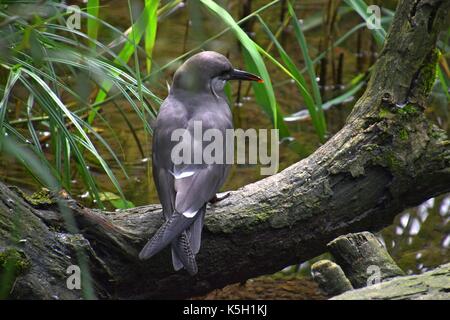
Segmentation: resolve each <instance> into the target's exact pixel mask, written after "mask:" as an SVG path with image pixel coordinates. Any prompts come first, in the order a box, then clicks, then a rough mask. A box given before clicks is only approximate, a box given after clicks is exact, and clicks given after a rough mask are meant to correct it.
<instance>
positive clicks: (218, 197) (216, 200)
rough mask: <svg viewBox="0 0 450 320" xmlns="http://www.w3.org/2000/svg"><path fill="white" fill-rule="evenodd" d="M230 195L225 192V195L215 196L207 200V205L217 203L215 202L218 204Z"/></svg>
mask: <svg viewBox="0 0 450 320" xmlns="http://www.w3.org/2000/svg"><path fill="white" fill-rule="evenodd" d="M230 194H231V192H227V193H225V194H223V195H221V196H218V195H217V194H216V195H215V196H214V197H212V198H211V199H210V200H209V203H211V204H214V203H217V202H219V201H222V200H223V199H225V198H228V197H229V196H230Z"/></svg>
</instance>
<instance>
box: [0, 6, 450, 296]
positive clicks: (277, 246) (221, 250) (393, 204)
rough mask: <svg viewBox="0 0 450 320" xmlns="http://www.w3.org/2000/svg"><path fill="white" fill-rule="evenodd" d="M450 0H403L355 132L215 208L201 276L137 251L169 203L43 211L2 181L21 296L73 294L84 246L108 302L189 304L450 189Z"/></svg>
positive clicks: (6, 242)
mask: <svg viewBox="0 0 450 320" xmlns="http://www.w3.org/2000/svg"><path fill="white" fill-rule="evenodd" d="M449 6H450V2H449V1H437V0H436V1H433V0H403V1H401V2H400V4H399V7H398V9H397V12H396V15H395V18H394V21H393V25H392V27H391V30H390V31H389V34H388V37H387V41H386V45H385V47H384V49H383V50H382V52H381V54H380V57H379V59H378V61H377V64H376V67H375V68H374V71H373V73H372V78H371V80H370V82H369V84H368V88H367V90H366V92H365V93H364V95H363V97H362V98H361V99H360V100H359V101H358V102H357V103H356V105H355V107H354V110H353V112H352V114H351V115H350V117H349V118H348V120H347V123H346V125H345V126H344V128H343V129H342V130H340V131H339V132H338V133H337V134H336V135H334V136H333V137H332V138H331V139H330V140H329V141H328V142H327V143H326V144H324V145H323V146H322V147H321V148H319V149H318V150H317V151H316V152H314V154H312V155H311V156H310V157H308V158H306V159H304V160H302V161H300V162H298V163H296V164H294V165H292V166H291V167H289V168H287V169H286V170H284V171H282V172H280V173H279V174H277V175H274V176H271V177H269V178H266V179H263V180H261V181H258V182H256V183H253V184H250V185H247V186H245V187H243V188H241V189H239V190H237V191H233V192H231V195H230V197H228V198H227V199H225V200H223V201H221V202H219V203H217V204H215V205H214V206H212V207H210V208H208V211H207V212H208V213H207V217H206V224H205V228H204V240H203V244H202V249H201V251H200V254H199V255H198V260H197V261H198V265H199V273H198V275H196V276H195V277H190V276H188V275H187V274H186V273H184V272H178V273H175V272H173V270H172V267H171V262H170V253H169V251H168V250H166V251H164V252H162V253H161V254H158V255H157V256H156V257H154V258H153V259H151V260H149V261H145V262H141V261H139V260H138V259H137V252H138V251H139V249H140V248H141V247H142V246H143V245H144V243H145V242H146V240H147V239H148V238H149V237H150V236H151V235H152V234H153V233H154V232H155V231H156V230H157V228H158V227H159V226H160V225H161V223H162V217H161V213H160V207H159V206H158V205H149V206H145V207H139V208H135V209H130V210H124V211H121V212H101V211H99V210H92V209H89V208H84V207H81V206H80V205H78V204H76V203H74V202H73V201H68V202H67V204H68V206H69V207H70V210H71V212H72V214H73V216H74V218H75V221H76V222H77V225H78V228H79V229H80V232H79V233H78V234H70V233H69V232H68V231H67V228H66V225H65V223H64V219H63V218H62V215H61V212H60V211H61V206H60V205H58V201H57V202H55V203H54V204H48V203H47V204H45V205H39V204H36V203H35V204H34V205H32V204H31V203H29V202H27V200H26V199H24V197H23V196H20V195H18V194H17V193H16V192H13V191H12V190H10V189H8V188H7V187H6V186H4V185H3V184H0V251H1V250H2V249H3V250H4V249H11V248H12V249H14V250H18V251H20V252H22V253H23V255H22V254H20V255H18V256H20V257H22V256H24V257H25V258H24V259H26V260H27V263H26V265H27V266H29V267H28V268H27V269H26V270H23V272H22V273H21V274H20V275H18V276H17V278H16V279H15V282H14V285H13V286H12V288H11V296H12V297H15V298H56V297H58V298H76V297H79V296H81V292H80V291H76V290H72V291H71V290H68V289H67V287H66V278H67V274H66V272H65V271H66V269H67V267H68V266H69V265H71V264H76V263H77V259H76V257H77V256H79V253H78V252H79V251H80V249H83V250H84V252H85V254H84V257H85V258H86V259H88V260H87V261H88V264H89V266H90V268H91V275H92V279H93V283H94V290H95V292H96V294H97V296H99V297H119V298H165V297H172V298H184V297H190V296H193V295H196V294H202V293H205V292H207V291H209V290H212V289H214V288H218V287H221V286H224V285H226V284H229V283H234V282H239V281H242V280H245V279H248V278H250V277H254V276H258V275H261V274H267V273H270V272H274V271H277V270H280V269H281V268H283V267H285V266H288V265H290V264H294V263H298V262H299V261H301V260H306V259H309V258H312V257H314V256H316V255H318V254H320V253H322V252H324V251H326V244H327V243H328V242H329V241H331V240H333V239H334V238H336V237H337V236H339V235H341V234H344V233H349V232H357V231H363V230H373V231H376V230H380V229H381V228H383V227H384V226H387V225H389V224H390V223H391V222H392V220H393V218H394V217H395V215H396V214H397V213H399V212H400V211H401V210H403V209H404V208H407V207H410V206H414V205H417V204H419V203H420V202H422V201H424V200H426V199H428V198H430V197H432V196H436V195H438V194H441V193H444V192H448V191H450V148H449V145H450V142H449V140H448V138H447V137H446V135H445V133H444V132H443V131H442V130H439V129H438V128H436V127H434V126H433V125H431V124H430V123H429V122H428V121H427V120H426V119H425V116H424V114H423V109H424V106H425V103H426V97H427V95H428V93H429V90H430V83H431V82H432V81H433V80H434V72H433V69H434V66H435V56H436V54H435V43H436V41H437V36H438V34H439V31H440V30H443V28H444V22H445V20H446V18H447V17H448V14H449Z"/></svg>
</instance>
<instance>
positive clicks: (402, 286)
mask: <svg viewBox="0 0 450 320" xmlns="http://www.w3.org/2000/svg"><path fill="white" fill-rule="evenodd" d="M449 299H450V263H447V264H444V265H442V266H439V267H437V268H436V269H433V270H431V271H428V272H425V273H422V274H418V275H413V276H406V277H396V278H394V279H392V280H389V281H386V282H381V283H378V284H374V285H371V286H368V287H365V288H362V289H357V290H351V291H347V292H345V293H343V294H340V295H338V296H335V297H333V298H331V300H447V301H448V300H449Z"/></svg>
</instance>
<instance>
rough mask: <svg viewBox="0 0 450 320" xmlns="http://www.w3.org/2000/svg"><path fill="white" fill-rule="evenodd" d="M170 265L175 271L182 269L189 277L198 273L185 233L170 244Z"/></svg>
mask: <svg viewBox="0 0 450 320" xmlns="http://www.w3.org/2000/svg"><path fill="white" fill-rule="evenodd" d="M172 263H173V268H174V269H175V271H178V270H180V269H181V268H183V267H184V268H185V269H186V271H187V272H188V273H189V274H190V275H191V276H193V275H195V274H196V273H197V272H198V268H197V262H196V261H195V254H194V252H192V249H191V245H190V243H189V238H188V235H187V233H186V231H184V232H183V233H182V234H181V235H180V236H179V237H177V238H176V239H175V240H174V241H173V242H172Z"/></svg>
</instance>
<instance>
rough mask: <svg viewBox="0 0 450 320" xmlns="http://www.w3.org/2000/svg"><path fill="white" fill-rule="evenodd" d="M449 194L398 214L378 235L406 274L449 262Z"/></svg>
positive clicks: (423, 270)
mask: <svg viewBox="0 0 450 320" xmlns="http://www.w3.org/2000/svg"><path fill="white" fill-rule="evenodd" d="M449 220H450V194H447V195H442V196H439V197H436V198H431V199H429V200H427V201H425V202H424V203H422V204H421V205H419V206H417V207H415V208H411V209H408V210H405V211H404V212H402V213H401V214H399V215H398V216H397V217H396V218H395V220H394V223H393V224H392V225H391V226H389V227H387V228H385V229H384V230H383V231H382V232H381V233H380V234H379V236H380V237H381V238H382V239H383V241H382V242H383V243H384V244H385V245H386V248H387V249H388V251H389V253H390V254H391V255H392V257H393V258H394V260H395V261H396V262H397V263H398V265H399V266H400V267H401V268H402V269H403V270H405V271H406V272H407V273H409V274H411V273H420V272H425V271H427V270H429V269H432V268H434V267H436V266H438V265H440V264H443V263H447V262H449V261H450V252H449V246H450V224H449V223H448V222H449Z"/></svg>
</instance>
